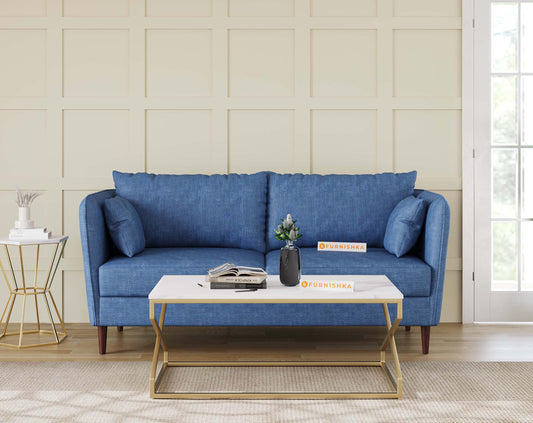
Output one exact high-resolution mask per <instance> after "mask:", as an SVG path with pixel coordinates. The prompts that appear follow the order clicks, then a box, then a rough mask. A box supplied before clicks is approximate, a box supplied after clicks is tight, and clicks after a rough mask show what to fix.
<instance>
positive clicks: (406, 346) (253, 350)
mask: <svg viewBox="0 0 533 423" xmlns="http://www.w3.org/2000/svg"><path fill="white" fill-rule="evenodd" d="M10 329H14V330H16V329H18V328H15V327H13V328H10ZM67 331H68V337H67V338H66V339H65V340H64V341H63V342H62V343H61V344H60V345H53V346H47V347H37V348H30V349H25V350H13V349H10V348H6V347H1V346H0V361H1V360H4V361H5V360H16V361H26V360H29V361H39V360H54V361H56V360H61V361H64V360H72V361H86V360H102V361H106V360H135V361H139V360H151V359H152V351H153V346H154V340H155V335H154V333H153V330H152V328H151V327H125V328H124V331H123V332H118V331H117V329H116V328H114V327H110V328H109V330H108V341H107V351H108V353H107V354H105V355H99V354H98V344H97V333H96V328H94V327H92V326H90V325H88V324H70V325H67ZM165 331H166V339H167V340H168V341H169V344H170V345H169V347H170V348H171V349H172V350H173V351H175V353H173V354H172V355H171V359H174V360H176V359H179V360H181V359H183V360H282V359H285V360H364V359H369V358H371V357H372V358H375V357H374V356H373V355H372V354H370V353H369V352H367V351H365V350H371V349H374V348H376V347H377V345H378V344H379V343H380V342H381V340H382V338H383V336H384V333H385V330H384V328H380V327H335V328H330V327H323V328H319V327H300V328H298V327H292V328H290V327H289V328H287V327H255V328H254V327H247V328H246V327H241V328H239V327H198V328H195V327H187V328H178V327H171V328H166V329H165ZM36 336H37V335H25V336H24V338H23V340H24V343H33V342H34V341H36ZM39 336H41V337H42V338H41V339H42V340H43V341H44V340H45V339H46V340H49V339H50V338H49V335H39ZM17 340H18V339H16V337H9V338H7V340H6V338H4V339H2V340H1V341H3V342H16V341H17ZM396 343H397V346H398V352H399V355H400V360H401V361H432V360H446V361H533V326H530V325H461V324H446V323H443V324H441V325H439V326H437V327H433V328H432V329H431V343H430V351H429V354H428V355H423V354H422V353H421V344H420V328H419V327H413V328H412V329H411V331H410V332H406V331H405V329H404V328H403V327H402V328H400V329H399V330H398V332H397V336H396ZM361 350H363V351H361Z"/></svg>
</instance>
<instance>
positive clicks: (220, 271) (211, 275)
mask: <svg viewBox="0 0 533 423" xmlns="http://www.w3.org/2000/svg"><path fill="white" fill-rule="evenodd" d="M266 277H267V272H265V271H264V270H263V269H261V268H260V267H247V266H236V265H235V264H233V263H229V262H228V263H224V264H221V265H220V266H217V267H213V268H212V269H209V270H208V271H207V281H208V282H230V283H231V282H233V283H235V282H247V283H261V282H263V281H264V280H265V279H266Z"/></svg>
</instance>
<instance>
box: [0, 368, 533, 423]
mask: <svg viewBox="0 0 533 423" xmlns="http://www.w3.org/2000/svg"><path fill="white" fill-rule="evenodd" d="M149 369H150V363H148V362H111V361H109V362H0V422H2V423H8V422H24V423H31V422H91V423H94V422H187V423H188V422H191V423H192V422H198V423H200V422H202V423H204V422H228V423H236V422H246V423H248V422H250V423H255V422H335V423H337V422H365V423H366V422H400V423H401V422H409V423H412V422H415V423H416V422H454V423H455V422H476V423H477V422H479V423H481V422H483V423H485V422H533V363H530V362H518V363H510V362H504V363H501V362H500V363H495V362H481V363H479V362H476V363H472V362H405V363H402V371H403V377H404V398H403V399H401V400H152V399H150V398H149V396H148V374H149ZM374 371H375V370H373V369H354V368H266V369H253V368H189V369H183V370H182V369H175V370H174V369H173V372H177V373H173V374H171V373H169V377H168V378H167V379H168V380H166V381H165V382H164V383H167V384H169V387H170V388H176V387H178V386H177V383H178V382H179V387H181V388H184V389H185V390H190V389H193V388H194V389H203V390H205V391H216V390H219V389H222V390H237V391H238V390H243V389H244V390H254V389H259V390H262V391H269V390H271V391H283V390H287V389H294V388H296V389H302V390H313V389H316V390H318V391H321V390H322V391H324V390H325V389H328V390H331V391H333V392H342V391H343V390H350V389H352V388H356V389H358V388H361V387H366V388H367V389H380V383H381V382H380V378H379V376H380V375H379V374H377V375H376V374H373V373H372V372H374ZM174 385H176V386H174ZM383 386H384V387H385V388H387V386H386V385H383ZM179 387H178V388H179Z"/></svg>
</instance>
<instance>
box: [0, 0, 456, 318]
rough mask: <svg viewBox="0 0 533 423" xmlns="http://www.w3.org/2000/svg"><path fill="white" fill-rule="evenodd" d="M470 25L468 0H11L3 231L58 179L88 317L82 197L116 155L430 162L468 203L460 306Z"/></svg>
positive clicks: (433, 182)
mask: <svg viewBox="0 0 533 423" xmlns="http://www.w3.org/2000/svg"><path fill="white" fill-rule="evenodd" d="M22 3H24V7H22V6H21V5H22ZM461 25H462V19H461V1H460V0H446V1H442V0H353V1H346V0H91V1H87V0H27V1H25V2H21V1H20V0H3V1H1V2H0V57H2V66H0V206H2V210H5V213H2V215H1V216H0V229H1V232H2V233H5V232H7V231H8V230H9V228H10V227H11V226H12V224H13V220H14V215H15V213H16V207H14V205H13V201H12V198H13V195H14V194H13V192H14V189H15V188H16V187H22V188H32V189H39V190H43V191H45V195H43V196H42V197H41V198H40V199H38V200H37V201H36V203H35V207H34V211H33V212H34V214H35V216H34V217H35V220H36V221H37V223H39V224H45V225H47V226H48V227H49V228H51V229H52V230H53V231H54V232H56V233H58V232H63V233H66V234H69V235H70V236H71V239H70V241H69V244H68V245H67V250H66V253H65V261H64V265H63V268H62V269H63V279H62V280H63V285H62V286H61V287H60V290H61V294H62V297H61V298H63V304H64V308H63V314H64V319H65V321H67V322H77V321H87V312H86V304H85V295H84V290H85V288H84V281H83V273H82V270H83V267H82V260H81V247H80V240H79V229H78V207H79V203H80V201H81V200H82V198H83V197H84V196H85V195H87V194H89V193H91V192H94V191H98V190H101V189H107V188H111V187H112V186H113V182H112V178H111V171H112V170H113V169H119V170H122V171H132V172H137V171H147V172H154V173H162V172H165V173H207V174H211V173H227V172H241V173H252V172H256V171H261V170H275V171H279V172H303V173H311V172H313V173H376V172H390V171H395V172H403V171H409V170H412V169H417V170H418V172H419V176H418V180H417V188H423V189H430V190H435V191H437V192H440V193H442V194H443V195H445V196H446V198H448V200H449V201H450V204H451V207H452V230H451V236H450V246H449V259H448V269H449V270H450V273H449V274H448V276H447V278H448V280H447V283H448V284H449V287H448V288H447V289H448V291H447V294H446V295H447V297H446V296H445V302H444V308H443V310H444V311H443V320H449V321H458V320H460V308H461V307H460V295H459V296H456V294H455V293H456V292H457V291H458V289H457V287H458V286H459V284H460V269H461V264H460V257H461V236H460V231H461V214H460V210H461V195H460V194H461V188H462V176H461V145H462V144H461V142H462V141H461V130H460V129H461V124H462V123H461V108H462V101H461ZM279 151H287V152H288V154H286V155H284V156H283V159H282V160H280V159H279V154H278V152H279ZM1 289H2V288H0V300H2V299H3V298H4V297H5V296H4V294H5V293H4V292H3V291H1ZM57 289H59V288H57Z"/></svg>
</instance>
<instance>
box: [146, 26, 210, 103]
mask: <svg viewBox="0 0 533 423" xmlns="http://www.w3.org/2000/svg"><path fill="white" fill-rule="evenodd" d="M146 60H147V62H146V72H147V78H146V94H147V96H154V97H173V96H176V97H177V96H209V95H211V86H212V79H213V75H212V39H211V31H210V30H203V29H161V30H159V29H156V30H148V31H147V32H146Z"/></svg>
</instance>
